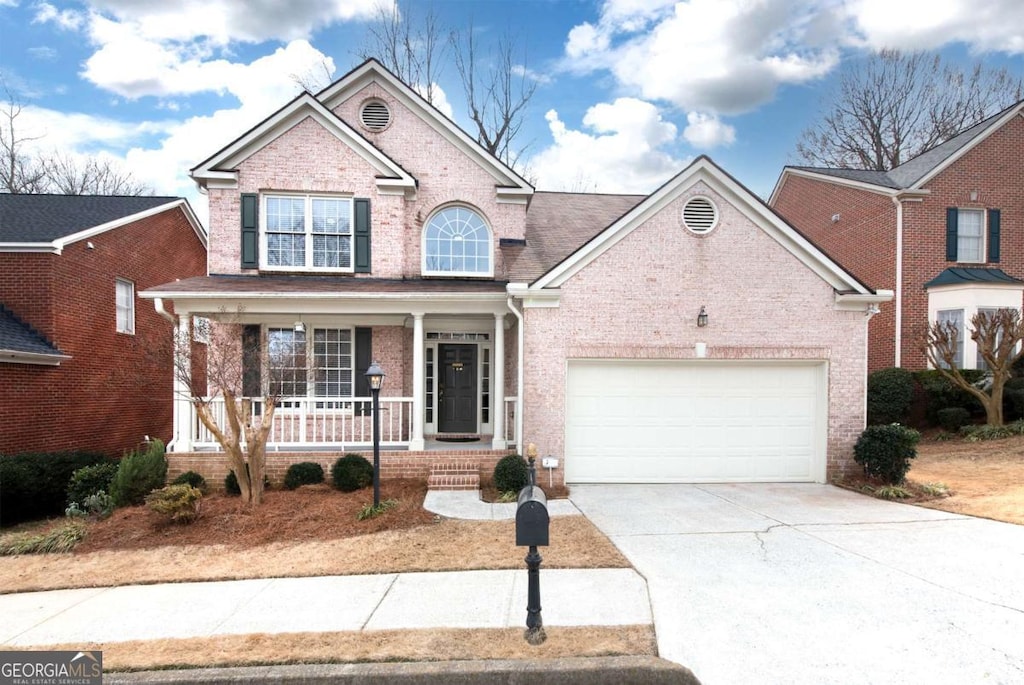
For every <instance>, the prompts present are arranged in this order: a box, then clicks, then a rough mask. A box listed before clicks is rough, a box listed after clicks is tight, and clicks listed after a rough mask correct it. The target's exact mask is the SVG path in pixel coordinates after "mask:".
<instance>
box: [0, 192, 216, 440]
mask: <svg viewBox="0 0 1024 685" xmlns="http://www.w3.org/2000/svg"><path fill="white" fill-rule="evenodd" d="M88 242H91V243H92V244H93V246H94V248H93V249H89V248H88V246H87V244H86V243H87V241H84V240H83V241H80V242H77V243H73V244H71V245H68V246H67V247H66V248H65V249H64V252H63V254H61V255H42V254H29V255H25V254H0V274H3V275H0V302H4V303H5V304H6V305H7V306H8V307H9V308H10V309H11V310H12V311H13V312H14V313H15V314H16V315H17V316H18V317H19V318H21V319H22V320H23V321H24V322H25V323H27V324H29V325H31V326H34V327H35V328H37V329H38V330H39V331H40V332H43V333H44V334H45V335H46V336H47V338H49V339H50V340H51V342H53V343H54V344H55V345H56V346H57V347H58V348H59V349H60V350H61V351H62V352H63V353H64V354H68V355H71V359H69V360H66V361H64V362H62V363H61V365H60V366H59V367H47V366H36V365H28V364H9V363H3V364H0V388H3V392H2V393H0V453H5V452H6V453H14V452H22V451H30V450H31V451H35V450H38V451H51V450H63V449H88V450H97V451H101V452H105V453H108V454H111V455H114V456H120V455H121V454H122V452H123V451H124V450H126V449H130V448H134V447H136V446H137V445H138V444H139V443H140V442H141V441H142V439H143V436H144V435H150V436H151V437H159V438H161V439H163V440H169V439H170V438H171V429H172V427H171V413H172V409H171V403H172V390H171V388H172V385H171V383H172V376H171V374H172V368H171V359H172V357H171V347H170V345H171V331H172V328H171V323H170V322H169V321H167V320H166V319H164V318H162V317H160V316H159V315H158V314H157V313H156V311H155V309H154V308H153V303H152V302H151V301H149V300H142V299H139V297H138V293H139V292H141V291H142V290H144V289H146V288H150V287H153V286H156V285H160V284H163V283H167V282H169V281H173V280H174V279H176V278H186V277H189V276H199V275H204V274H205V273H206V251H205V249H204V248H203V245H202V243H201V241H200V240H199V238H198V237H197V236H196V234H195V232H194V231H193V229H192V226H191V225H190V224H189V222H188V220H187V219H186V218H185V215H184V213H183V212H182V211H181V210H180V209H174V210H170V211H167V212H163V213H161V214H158V215H156V216H152V217H148V218H146V219H143V220H140V221H137V222H134V223H132V224H128V225H126V226H123V227H120V228H116V229H113V230H110V231H107V232H106V233H102V234H100V235H97V236H94V237H93V238H91V239H90V240H89V241H88ZM115 278H125V279H127V280H130V281H132V282H133V283H134V284H135V294H136V298H135V331H136V332H135V335H125V334H122V333H117V332H116V330H115V321H116V315H115V285H114V280H115Z"/></svg>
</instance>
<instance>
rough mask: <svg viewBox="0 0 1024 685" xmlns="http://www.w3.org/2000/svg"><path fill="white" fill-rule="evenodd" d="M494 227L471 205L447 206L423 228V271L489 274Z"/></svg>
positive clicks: (428, 273) (445, 274) (474, 274)
mask: <svg viewBox="0 0 1024 685" xmlns="http://www.w3.org/2000/svg"><path fill="white" fill-rule="evenodd" d="M491 242H492V241H491V230H490V229H489V228H488V227H487V224H485V223H484V220H483V219H482V218H481V217H480V215H479V214H477V213H476V212H474V211H473V210H472V209H469V208H468V207H462V206H453V207H445V208H444V209H442V210H441V211H439V212H437V213H436V214H434V215H433V216H432V217H431V218H430V220H429V221H428V222H427V225H426V227H425V228H424V229H423V273H424V275H428V276H490V275H491V274H492V273H493V265H492V263H491Z"/></svg>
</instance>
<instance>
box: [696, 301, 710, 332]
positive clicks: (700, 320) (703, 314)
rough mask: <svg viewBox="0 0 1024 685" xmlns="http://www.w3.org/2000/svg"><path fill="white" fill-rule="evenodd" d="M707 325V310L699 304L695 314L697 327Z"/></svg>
mask: <svg viewBox="0 0 1024 685" xmlns="http://www.w3.org/2000/svg"><path fill="white" fill-rule="evenodd" d="M707 325H708V312H707V310H706V309H705V308H704V305H701V306H700V313H699V314H697V328H704V327H705V326H707Z"/></svg>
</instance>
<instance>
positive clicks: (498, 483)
mask: <svg viewBox="0 0 1024 685" xmlns="http://www.w3.org/2000/svg"><path fill="white" fill-rule="evenodd" d="M529 483H530V465H529V464H527V463H526V460H525V459H523V457H522V456H521V455H519V454H510V455H508V456H507V457H502V458H501V459H499V460H498V463H497V464H495V465H494V487H495V488H497V490H498V492H519V491H520V490H522V489H523V488H525V487H526V486H527V485H529Z"/></svg>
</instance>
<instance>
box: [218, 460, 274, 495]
mask: <svg viewBox="0 0 1024 685" xmlns="http://www.w3.org/2000/svg"><path fill="white" fill-rule="evenodd" d="M245 472H246V474H248V473H249V462H245ZM269 487H270V478H268V477H267V475H266V474H263V489H264V490H266V489H267V488H269ZM224 490H225V492H227V493H228V494H229V495H238V496H241V494H242V486H241V485H239V484H238V476H236V475H235V470H234V469H231V470H230V471H228V475H226V476H225V477H224Z"/></svg>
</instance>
